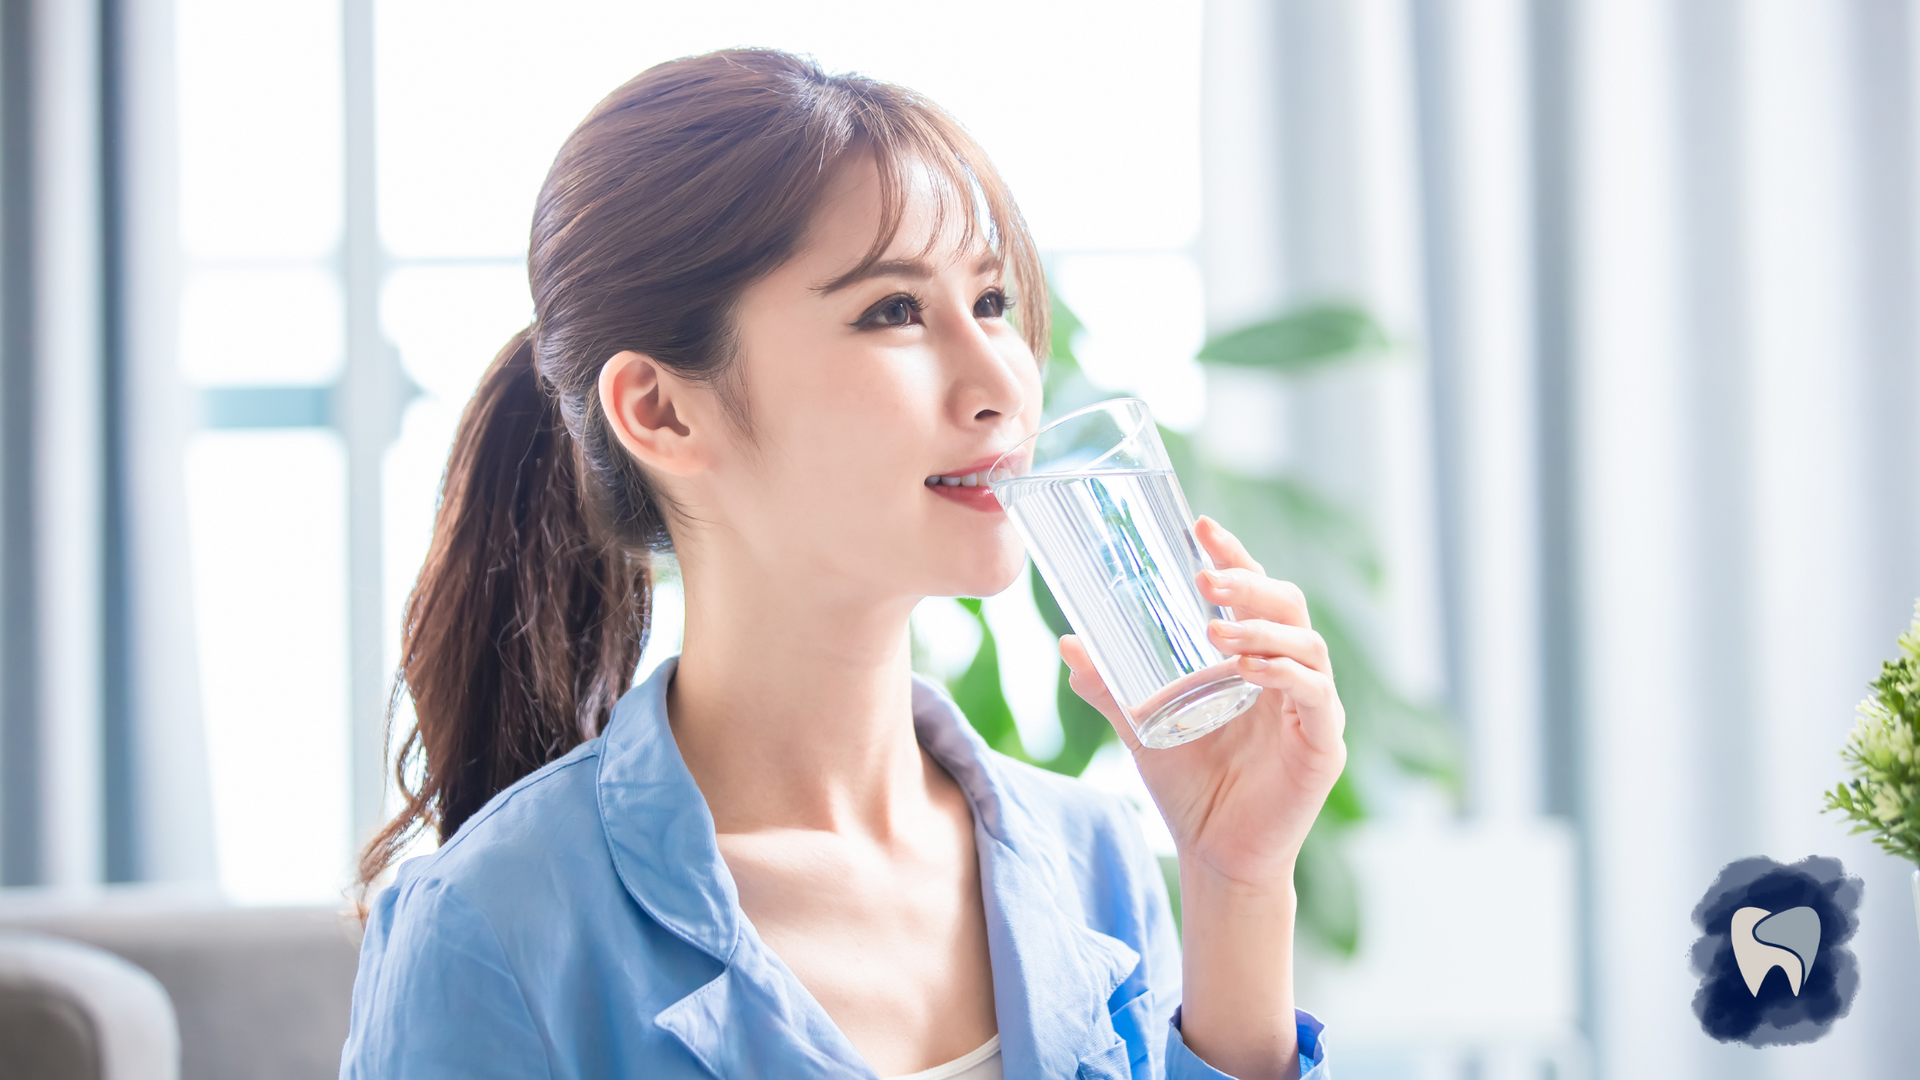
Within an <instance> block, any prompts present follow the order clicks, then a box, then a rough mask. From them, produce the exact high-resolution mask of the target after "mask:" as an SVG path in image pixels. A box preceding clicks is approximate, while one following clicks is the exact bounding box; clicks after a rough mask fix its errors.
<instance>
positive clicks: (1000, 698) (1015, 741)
mask: <svg viewBox="0 0 1920 1080" xmlns="http://www.w3.org/2000/svg"><path fill="white" fill-rule="evenodd" d="M960 606H961V607H964V608H966V609H967V611H968V612H969V613H971V614H972V615H973V617H974V619H975V620H976V621H977V622H979V624H980V648H979V650H978V651H977V652H975V653H974V654H973V662H972V663H970V664H968V665H967V670H965V671H963V672H961V673H960V676H959V677H958V678H956V679H954V680H952V681H951V682H949V683H948V684H947V692H948V693H950V694H952V695H953V701H954V704H956V705H958V706H960V711H961V712H963V713H965V714H966V717H967V719H968V720H969V721H971V722H972V724H973V727H974V730H975V731H978V732H979V733H980V737H981V738H983V739H985V740H987V745H988V746H991V747H993V748H994V749H995V750H998V751H1000V752H1001V753H1003V754H1006V755H1008V756H1010V757H1015V758H1018V759H1020V760H1021V761H1026V760H1028V758H1027V750H1026V747H1025V746H1024V745H1022V744H1021V742H1020V728H1019V727H1018V726H1017V725H1016V724H1015V723H1014V720H1013V709H1012V708H1010V707H1009V706H1008V705H1007V695H1006V692H1005V691H1004V690H1002V689H1001V685H1000V649H999V646H998V645H997V644H996V643H995V641H994V639H993V628H992V627H990V626H988V625H987V617H986V614H985V613H984V612H982V611H981V610H980V601H978V600H975V599H972V598H968V599H963V600H961V601H960Z"/></svg>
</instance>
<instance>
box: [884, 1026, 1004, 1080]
mask: <svg viewBox="0 0 1920 1080" xmlns="http://www.w3.org/2000/svg"><path fill="white" fill-rule="evenodd" d="M887 1080H1005V1074H1004V1073H1002V1072H1001V1071H1000V1036H998V1035H995V1036H994V1037H993V1038H991V1039H988V1040H987V1041H986V1045H984V1046H982V1047H980V1049H978V1050H975V1051H973V1052H972V1053H970V1054H968V1055H966V1056H965V1057H957V1058H954V1059H953V1060H952V1061H949V1062H947V1063H946V1064H945V1065H935V1066H934V1067H933V1068H931V1069H925V1070H922V1071H920V1072H917V1073H908V1074H907V1075H905V1076H890V1077H888V1078H887Z"/></svg>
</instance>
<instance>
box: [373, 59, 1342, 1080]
mask: <svg viewBox="0 0 1920 1080" xmlns="http://www.w3.org/2000/svg"><path fill="white" fill-rule="evenodd" d="M528 263H529V273H530V276H531V280H532V286H533V296H534V304H535V309H536V316H537V317H536V321H535V322H534V324H533V326H532V327H530V328H529V329H528V330H527V331H525V332H523V333H522V334H520V335H519V336H517V337H516V338H515V339H514V340H513V341H512V342H510V343H509V344H508V346H507V347H506V348H505V349H504V350H503V351H502V352H501V353H500V355H499V357H498V358H497V359H496V360H495V361H494V364H493V366H492V367H491V368H490V369H489V370H488V372H487V374H486V376H485V378H484V379H483V380H482V383H481V386H480V388H479V390H478V392H477V393H476V395H475V397H474V400H473V402H472V403H471V405H469V407H468V409H467V412H466V415H465V416H464V417H463V419H462V422H461V427H460V432H459V435H458V437H457V440H456V443H455V447H454V452H453V457H452V461H451V462H450V464H449V466H448V470H447V477H446V485H445V490H444V493H443V500H442V505H441V507H440V512H439V517H438V520H437V522H436V524H435V532H434V539H433V545H432V549H431V552H430V554H429V556H428V559H427V563H426V566H425V568H424V569H423V570H422V572H421V577H420V581H419V584H418V586H417V587H416V589H415V592H414V594H413V598H412V601H411V604H410V607H409V610H408V616H407V625H406V645H405V651H404V660H403V666H402V672H401V674H402V678H403V679H404V681H405V686H406V690H407V692H408V693H409V694H410V695H411V696H412V699H413V702H414V707H415V713H416V716H417V728H416V730H415V731H414V732H413V733H412V734H411V735H410V737H409V740H408V742H407V743H406V744H405V750H404V752H403V753H402V755H401V761H400V762H399V773H400V776H401V779H402V782H403V785H411V790H412V791H413V792H414V794H413V795H412V797H411V801H410V804H409V805H408V807H407V808H406V810H405V812H404V813H403V814H402V815H401V816H400V817H399V819H398V820H396V821H395V822H393V823H392V824H391V825H390V826H388V828H387V829H386V830H385V831H384V832H383V833H382V834H381V836H380V837H379V838H377V839H376V840H375V842H374V843H373V844H372V845H371V846H370V847H369V849H368V852H367V855H366V857H365V859H364V861H363V866H362V873H363V878H364V880H366V881H368V882H371V881H372V880H373V879H374V878H375V877H376V876H377V875H379V874H380V873H382V872H383V871H384V870H385V869H386V867H387V865H388V864H389V863H390V862H391V861H392V860H393V858H394V855H395V853H396V851H397V850H399V848H400V846H401V845H402V844H403V843H404V842H405V840H406V839H407V838H408V837H409V836H410V835H412V834H413V833H414V832H416V831H417V830H419V829H421V828H425V827H432V828H434V829H436V830H437V832H438V834H439V836H440V837H441V839H442V841H443V843H442V845H441V846H440V848H439V849H438V850H437V851H436V852H435V853H433V854H432V855H430V856H427V857H425V858H421V859H416V860H412V861H410V862H408V863H407V864H406V865H405V866H404V867H402V868H401V869H400V871H399V873H398V875H397V877H396V879H395V881H394V884H393V886H392V887H391V888H388V889H386V890H384V891H383V892H381V893H380V894H379V896H378V898H377V899H376V900H375V902H374V903H373V905H372V907H371V910H370V911H369V914H368V920H367V935H366V942H365V945H364V947H363V950H362V959H361V967H360V974H359V979H358V982H357V983H356V986H355V989H354V1005H353V1031H352V1035H351V1036H350V1038H349V1039H348V1041H347V1045H346V1049H345V1054H344V1060H343V1064H342V1067H341V1075H342V1076H343V1077H403V1076H404V1077H410V1078H417V1077H438V1076H445V1077H492V1076H498V1077H529V1076H540V1077H547V1076H551V1077H589V1076H649V1077H695V1076H721V1077H763V1076H764V1077H785V1076H795V1077H801V1076H821V1077H825V1076H867V1077H872V1076H899V1075H904V1074H916V1073H917V1074H921V1075H923V1076H929V1077H931V1076H940V1077H949V1076H953V1077H958V1076H965V1077H968V1078H970V1080H971V1078H975V1077H984V1076H1000V1075H1005V1076H1007V1077H1023V1078H1024V1077H1043V1076H1044V1077H1055V1076H1081V1077H1119V1076H1135V1077H1146V1076H1162V1075H1166V1076H1179V1077H1202V1076H1207V1077H1212V1076H1219V1075H1222V1074H1225V1075H1230V1076H1237V1077H1247V1078H1251V1077H1270V1076H1271V1077H1280V1076H1292V1075H1294V1074H1295V1072H1296V1071H1297V1070H1302V1068H1303V1066H1304V1067H1305V1068H1307V1069H1317V1067H1318V1053H1319V1051H1318V1047H1317V1038H1316V1036H1317V1031H1318V1025H1317V1024H1316V1023H1314V1022H1313V1021H1312V1020H1311V1018H1309V1017H1306V1016H1305V1015H1304V1014H1300V1015H1298V1016H1297V1015H1296V1013H1295V1011H1294V1008H1293V1001H1292V993H1293V990H1292V940H1293V909H1294V896H1293V891H1292V871H1293V865H1294V860H1295V857H1296V856H1297V855H1298V853H1299V850H1300V844H1301V841H1302V839H1303V838H1304V837H1305V836H1306V833H1307V830H1308V827H1309V826H1310V825H1311V824H1312V822H1313V819H1314V816H1315V815H1316V814H1317V813H1318V812H1319V808H1320V805H1321V802H1322V800H1323V799H1324V798H1325V796H1326V793H1327V791H1328V789H1329V788H1330V787H1331V786H1332V784H1333V781H1334V779H1335V777H1337V776H1338V775H1339V772H1340V770H1341V768H1342V766H1343V764H1344V761H1345V748H1344V746H1343V744H1342V742H1341V731H1342V727H1343V724H1344V714H1343V712H1342V709H1341V705H1340V701H1339V698H1338V696H1337V695H1336V693H1335V691H1334V687H1333V681H1332V677H1331V675H1330V673H1329V670H1328V665H1327V654H1326V649H1325V646H1324V644H1323V643H1322V642H1321V641H1320V639H1319V637H1318V636H1317V635H1315V634H1314V633H1313V631H1312V630H1311V628H1310V627H1309V626H1308V620H1307V612H1306V607H1305V603H1304V600H1303V598H1302V597H1301V595H1300V593H1299V591H1298V590H1297V589H1295V588H1293V587H1292V586H1290V585H1287V584H1285V583H1282V582H1277V581H1273V580H1270V579H1268V578H1266V577H1264V576H1263V575H1262V574H1261V572H1260V568H1259V567H1258V566H1257V565H1255V564H1254V562H1253V561H1252V560H1251V559H1250V558H1248V556H1247V554H1246V551H1245V549H1244V548H1242V547H1241V546H1240V544H1239V543H1238V541H1236V540H1235V539H1234V538H1233V537H1231V536H1230V535H1228V534H1227V532H1226V531H1225V530H1224V529H1222V528H1220V527H1219V526H1218V525H1215V524H1213V523H1211V522H1207V521H1203V522H1202V524H1201V525H1200V527H1199V529H1198V533H1199V538H1200V541H1201V542H1202V543H1203V544H1204V545H1205V547H1206V549H1207V551H1208V552H1209V554H1210V555H1211V556H1212V558H1213V561H1214V563H1215V565H1216V566H1219V567H1221V568H1222V569H1221V570H1220V571H1219V572H1217V573H1207V574H1203V575H1202V587H1203V589H1204V590H1205V591H1206V593H1207V594H1208V595H1209V596H1210V597H1211V598H1212V599H1213V600H1214V601H1215V602H1217V603H1220V604H1222V605H1230V606H1231V607H1232V608H1233V609H1234V611H1235V612H1236V613H1237V614H1238V615H1240V616H1241V618H1240V620H1239V621H1238V622H1236V623H1232V624H1228V623H1218V624H1215V625H1214V626H1213V627H1212V629H1211V633H1212V636H1213V640H1214V641H1215V642H1216V643H1217V644H1219V645H1220V647H1221V648H1223V649H1224V650H1226V651H1228V652H1230V653H1234V654H1238V655H1239V656H1240V661H1239V666H1240V671H1241V673H1242V674H1244V675H1245V676H1246V677H1247V678H1248V679H1250V680H1252V681H1254V682H1256V683H1258V684H1259V685H1261V686H1262V687H1264V688H1266V690H1265V691H1264V692H1263V693H1262V695H1261V697H1260V699H1259V701H1258V702H1257V703H1256V705H1255V707H1254V709H1253V710H1252V711H1251V712H1249V713H1248V714H1247V715H1245V716H1242V717H1241V718H1239V719H1238V720H1236V721H1234V722H1233V723H1232V724H1230V725H1228V726H1227V727H1226V728H1224V729H1222V730H1221V731H1219V732H1216V733H1214V734H1212V735H1210V736H1207V737H1206V738H1204V739H1201V740H1199V741H1197V742H1195V743H1192V744H1189V745H1187V746H1183V747H1179V748H1176V749H1172V750H1149V751H1142V750H1141V749H1140V747H1139V745H1138V743H1137V742H1135V741H1134V739H1133V737H1132V735H1131V732H1130V731H1129V729H1128V728H1127V725H1126V723H1125V722H1124V719H1122V718H1121V717H1120V716H1119V713H1118V712H1117V710H1116V709H1115V708H1114V706H1113V701H1112V698H1111V697H1110V696H1109V695H1108V694H1107V692H1106V690H1105V689H1104V687H1103V685H1102V683H1101V681H1100V677H1099V675H1098V674H1097V673H1095V671H1094V670H1093V668H1092V666H1091V665H1090V664H1089V662H1088V660H1087V655H1086V653H1085V651H1084V650H1083V649H1082V648H1081V647H1080V646H1079V644H1078V643H1077V642H1076V641H1075V639H1074V638H1072V637H1068V638H1065V639H1063V640H1062V642H1061V653H1062V655H1063V656H1064V657H1065V659H1066V661H1067V663H1068V664H1069V665H1070V666H1071V667H1072V669H1073V671H1074V679H1073V685H1074V688H1075V689H1076V690H1077V691H1079V693H1080V694H1081V695H1082V696H1084V697H1085V698H1086V699H1087V700H1088V701H1089V702H1091V703H1092V704H1094V705H1095V706H1096V707H1098V708H1099V709H1100V710H1101V711H1102V712H1103V713H1105V714H1106V715H1107V717H1108V718H1109V719H1110V720H1113V721H1115V723H1114V727H1115V729H1116V730H1117V731H1118V732H1119V734H1120V737H1121V738H1122V739H1123V740H1125V742H1126V744H1127V745H1128V747H1129V748H1130V749H1132V750H1133V752H1134V753H1135V755H1136V757H1137V760H1138V761H1139V764H1140V768H1141V772H1142V774H1143V775H1144V776H1145V778H1146V781H1147V785H1148V787H1149V788H1150V789H1151V791H1152V792H1153V795H1154V798H1155V800H1156V801H1157V802H1158V804H1159V807H1160V810H1161V812H1162V813H1163V814H1164V815H1165V816H1166V819H1167V822H1168V825H1169V826H1170V828H1171V829H1172V832H1173V836H1174V838H1175V841H1176V843H1177V844H1178V846H1179V853H1180V874H1181V887H1182V890H1183V893H1182V895H1183V899H1184V904H1185V941H1184V945H1185V948H1184V953H1183V952H1182V950H1181V947H1180V943H1179V942H1176V940H1175V937H1174V931H1173V925H1172V921H1171V919H1170V917H1169V913H1168V906H1167V899H1166V896H1165V888H1164V885H1163V884H1162V883H1161V879H1160V877H1159V872H1158V870H1157V868H1156V867H1155V865H1154V862H1153V860H1152V858H1151V857H1150V855H1149V854H1148V853H1147V851H1146V850H1145V848H1144V846H1143V844H1142V843H1141V840H1140V837H1139V834H1138V829H1137V828H1136V826H1135V825H1134V824H1133V823H1132V821H1131V820H1130V818H1129V815H1128V811H1127V810H1126V809H1125V808H1123V807H1122V806H1121V805H1120V804H1119V803H1118V802H1117V801H1116V800H1113V799H1111V798H1108V797H1106V796H1103V795H1100V794H1098V793H1095V792H1093V791H1091V790H1089V789H1087V788H1085V787H1083V786H1081V785H1080V784H1078V783H1077V782H1075V781H1070V780H1066V779H1063V778H1060V777H1056V776H1054V775H1052V774H1048V773H1044V772H1041V771H1040V770H1036V769H1032V768H1029V767H1026V766H1023V765H1020V764H1017V763H1015V762H1012V761H1010V760H1008V759H1006V758H1003V757H999V756H997V755H995V754H993V753H992V752H990V751H989V750H987V749H986V747H985V746H984V744H983V743H982V742H981V740H980V739H979V738H978V737H977V736H976V735H974V733H973V732H972V730H971V729H970V728H969V726H968V725H967V723H966V722H965V720H964V718H963V717H961V716H960V715H959V713H958V711H957V710H956V709H955V708H954V706H953V705H952V703H951V702H950V701H949V700H947V699H946V698H945V696H944V695H942V694H941V693H940V692H939V691H938V690H937V689H934V688H933V687H932V686H931V684H928V683H924V682H917V681H916V680H914V678H913V677H912V676H911V674H910V671H909V665H908V659H909V650H908V631H907V618H908V613H909V612H910V611H911V610H912V608H913V606H914V604H915V603H916V602H917V601H919V600H920V598H922V597H925V596H934V595H976V596H977V595H987V594H991V593H995V592H998V591H1000V590H1001V589H1003V588H1006V587H1007V586H1008V585H1009V584H1011V583H1012V582H1013V581H1014V579H1015V577H1016V575H1017V574H1018V573H1019V571H1020V568H1021V565H1022V549H1021V546H1020V543H1019V540H1018V539H1017V537H1016V535H1015V533H1014V531H1013V529H1012V528H1011V526H1010V525H1009V523H1008V521H1007V519H1006V516H1005V514H1004V513H1002V512H1000V510H999V508H998V506H997V504H996V503H995V502H994V501H993V499H992V496H991V495H990V494H987V492H986V489H985V488H983V487H978V486H975V485H973V484H968V483H964V482H963V483H962V484H960V485H957V486H956V485H951V484H943V483H941V482H940V479H939V478H941V477H947V478H953V477H962V478H966V477H973V476H974V474H977V473H980V472H982V471H983V470H985V469H986V467H987V465H988V464H989V463H991V462H992V461H993V460H994V459H995V457H997V456H998V455H999V454H1000V453H1001V452H1002V451H1004V450H1006V449H1008V448H1010V447H1012V446H1013V445H1014V444H1016V443H1018V442H1019V441H1020V440H1021V439H1022V438H1023V437H1025V436H1026V435H1028V434H1030V433H1031V432H1032V431H1033V430H1034V429H1035V427H1036V426H1037V424H1038V420H1039V412H1040V364H1039V361H1038V359H1037V357H1040V356H1041V355H1042V353H1043V351H1044V343H1045V342H1046V341H1047V318H1046V312H1047V301H1046V294H1045V284H1044V282H1043V280H1042V278H1041V274H1040V270H1039V265H1038V261H1037V259H1036V256H1035V253H1034V249H1033V244H1032V241H1031V239H1030V238H1029V236H1028V234H1027V230H1026V227H1025V225H1024V223H1023V222H1022V221H1021V219H1020V216H1019V212H1018V211H1017V209H1016V208H1015V207H1014V205H1013V202H1012V200H1011V199H1010V198H1009V196H1008V195H1007V192H1006V190H1005V188H1004V187H1003V186H1002V184H1001V181H1000V179H999V178H998V176H997V175H995V174H994V172H993V170H992V168H991V167H990V166H989V165H988V163H987V160H986V158H985V156H984V155H983V154H981V152H980V150H979V148H978V147H977V146H976V145H975V144H974V143H973V142H972V141H971V140H970V139H969V138H968V137H967V136H966V135H965V133H964V132H962V131H961V130H960V128H959V127H958V126H957V125H956V124H955V123H954V122H953V121H952V120H951V119H949V118H948V117H946V116H945V115H944V114H942V113H941V112H940V111H939V110H938V109H936V108H935V107H934V106H933V105H931V104H930V103H928V102H926V101H924V100H922V99H919V98H917V97H915V96H913V95H911V94H909V93H907V92H905V91H903V90H900V89H898V88H895V87H891V86H887V85H884V84H879V83H875V82H871V81H868V80H864V79H859V78H851V77H828V76H826V75H823V74H822V73H821V72H820V70H819V69H818V68H817V67H815V66H814V65H813V64H812V63H810V62H808V61H805V60H801V59H798V58H795V57H792V56H789V55H786V54H783V53H778V52H769V51H734V52H723V53H714V54H710V55H706V56H700V57H694V58H691V59H685V60H678V61H674V62H672V63H668V64H662V65H660V66H658V67H655V68H652V69H650V70H648V71H646V72H645V73H643V74H641V75H640V76H639V77H637V78H636V79H634V80H633V81H632V82H630V83H628V84H627V85H625V86H623V87H621V88H620V89H619V90H617V91H615V92H614V93H613V94H612V96H610V97H609V98H607V99H606V100H605V101H604V102H602V103H601V104H600V105H599V106H598V107H597V108H596V109H595V110H594V111H593V113H592V114H591V115H590V116H588V117H587V119H586V120H585V121H584V122H583V123H582V124H581V125H580V127H579V128H578V129H577V130H576V131H575V132H574V133H573V134H572V136H571V137H569V138H568V140H567V142H566V144H565V146H564V147H563V148H562V149H561V151H560V154H559V157H558V158H557V160H556V161H555V163H554V165H553V169H552V171H551V173H550V174H549V175H548V177H547V181H546V184H545V186H544V188H543V189H542V191H541V193H540V198H539V203H538V206H537V208H536V211H535V215H534V226H533V236H532V243H531V247H530V254H529V259H528ZM1016 304H1018V305H1019V307H1018V318H1011V317H1010V316H1012V315H1013V312H1014V310H1015V306H1016ZM667 545H671V548H672V550H673V551H674V552H675V553H676V554H677V556H678V559H679V564H680V571H681V574H682V577H683V581H684V585H685V595H686V632H685V643H684V646H683V651H682V653H681V655H680V657H679V658H678V660H677V662H668V663H666V664H663V665H662V666H661V667H660V669H659V671H658V673H657V674H656V675H654V676H653V678H652V679H650V680H649V681H648V682H647V683H646V684H644V685H642V686H639V687H636V688H634V689H633V690H631V691H630V692H625V693H624V694H623V691H626V687H627V684H628V682H629V681H630V678H631V674H632V672H633V671H634V668H635V666H636V662H637V659H638V655H639V652H640V646H641V642H642V640H643V639H644V637H645V633H646V628H647V618H648V607H647V576H646V562H645V552H646V551H648V550H649V549H653V548H659V547H664V546H667ZM616 699H617V700H618V704H617V705H616V704H615V702H616ZM1183 986H1184V991H1183V989H1182V987H1183ZM927 1070H932V1071H931V1072H929V1071H927Z"/></svg>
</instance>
